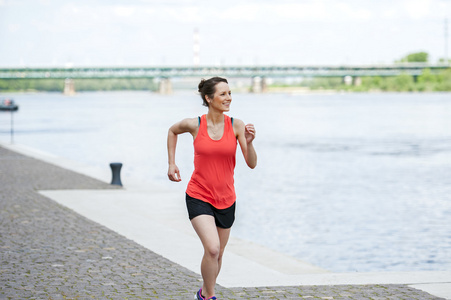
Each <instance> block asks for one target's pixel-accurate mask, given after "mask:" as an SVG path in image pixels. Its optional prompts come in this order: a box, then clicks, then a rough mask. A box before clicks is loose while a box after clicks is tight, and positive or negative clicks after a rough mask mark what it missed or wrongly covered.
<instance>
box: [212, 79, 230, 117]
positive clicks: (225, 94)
mask: <svg viewBox="0 0 451 300" xmlns="http://www.w3.org/2000/svg"><path fill="white" fill-rule="evenodd" d="M215 88H216V92H215V94H214V96H213V99H211V98H210V97H208V96H207V98H208V99H207V100H208V101H209V108H214V109H217V110H219V111H229V110H230V103H231V102H232V92H231V91H230V88H229V85H228V84H227V83H225V82H220V83H218V84H217V85H215Z"/></svg>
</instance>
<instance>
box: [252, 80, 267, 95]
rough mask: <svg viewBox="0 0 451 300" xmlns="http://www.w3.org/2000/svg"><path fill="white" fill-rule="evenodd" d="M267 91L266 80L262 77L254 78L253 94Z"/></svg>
mask: <svg viewBox="0 0 451 300" xmlns="http://www.w3.org/2000/svg"><path fill="white" fill-rule="evenodd" d="M266 91H267V83H266V78H265V77H260V76H255V77H252V86H251V92H252V93H256V94H259V93H265V92H266Z"/></svg>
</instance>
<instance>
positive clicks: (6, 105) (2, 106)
mask: <svg viewBox="0 0 451 300" xmlns="http://www.w3.org/2000/svg"><path fill="white" fill-rule="evenodd" d="M18 109H19V105H17V104H16V103H15V102H14V100H13V99H9V98H6V99H3V100H2V101H0V110H7V111H16V110H18Z"/></svg>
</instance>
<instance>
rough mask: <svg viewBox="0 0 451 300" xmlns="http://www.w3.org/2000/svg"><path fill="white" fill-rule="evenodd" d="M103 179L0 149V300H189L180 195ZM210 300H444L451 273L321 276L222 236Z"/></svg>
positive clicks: (195, 262) (193, 272)
mask: <svg viewBox="0 0 451 300" xmlns="http://www.w3.org/2000/svg"><path fill="white" fill-rule="evenodd" d="M24 155H25V156H24ZM69 170H71V171H69ZM82 174H84V175H82ZM86 175H89V177H88V176H86ZM110 176H111V175H110V171H109V170H108V169H106V170H101V171H99V170H96V169H93V168H90V167H86V166H81V165H80V164H76V163H73V162H70V161H68V160H65V159H62V158H59V157H55V156H52V155H49V154H46V153H42V152H39V151H36V150H34V149H29V148H26V147H23V146H18V145H13V146H11V145H5V144H3V145H0V179H1V181H0V182H1V185H2V189H1V191H0V199H1V202H0V208H1V211H0V217H1V221H0V222H1V224H2V226H1V229H0V233H1V237H2V238H1V240H0V253H1V254H2V255H1V257H2V259H1V260H2V265H1V269H0V282H1V283H0V299H23V298H25V299H26V298H28V299H86V298H89V299H92V298H94V299H192V297H193V294H194V292H195V290H196V289H197V288H198V287H199V285H200V275H199V271H198V270H199V262H200V259H201V255H202V248H201V245H200V242H199V241H198V239H197V237H196V236H195V233H194V231H193V230H192V228H191V225H190V223H189V221H188V220H187V215H186V211H185V204H184V200H183V197H181V196H180V195H179V193H174V192H171V191H168V190H166V189H163V188H161V187H159V186H151V187H149V186H146V187H143V186H141V185H130V186H127V187H126V188H125V189H118V188H116V187H113V186H110V185H109V184H106V183H105V181H109V179H110ZM96 178H97V179H96ZM102 181H103V182H102ZM182 196H183V195H182ZM217 296H218V297H219V298H220V299H256V298H267V299H285V298H291V299H306V298H317V299H321V298H322V299H443V298H445V299H451V272H396V273H387V272H385V273H330V272H328V271H326V270H323V269H320V268H318V267H316V266H312V265H310V264H308V263H305V262H302V261H299V260H297V259H294V258H292V257H289V256H286V255H282V254H280V253H277V252H275V251H272V250H269V249H267V248H264V247H261V246H259V245H255V244H252V243H250V242H247V241H243V240H239V239H236V238H232V239H231V240H230V243H229V245H228V248H227V251H226V255H225V257H224V267H223V269H222V271H221V274H220V277H219V278H218V295H217ZM440 297H441V298H440Z"/></svg>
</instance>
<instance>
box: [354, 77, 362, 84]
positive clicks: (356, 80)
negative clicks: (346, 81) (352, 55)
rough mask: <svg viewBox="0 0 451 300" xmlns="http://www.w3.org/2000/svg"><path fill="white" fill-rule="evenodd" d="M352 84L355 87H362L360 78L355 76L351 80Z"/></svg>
mask: <svg viewBox="0 0 451 300" xmlns="http://www.w3.org/2000/svg"><path fill="white" fill-rule="evenodd" d="M352 84H353V85H355V86H361V85H362V77H359V76H356V77H354V78H352Z"/></svg>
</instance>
